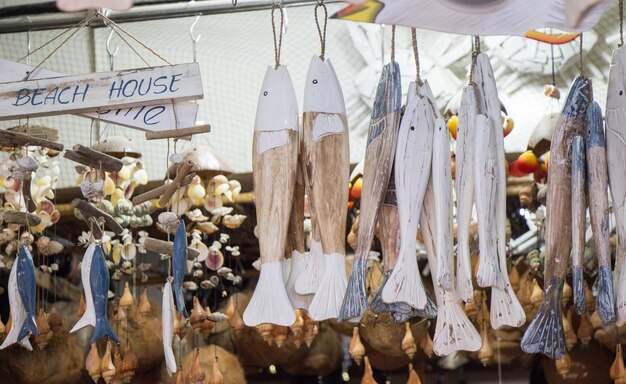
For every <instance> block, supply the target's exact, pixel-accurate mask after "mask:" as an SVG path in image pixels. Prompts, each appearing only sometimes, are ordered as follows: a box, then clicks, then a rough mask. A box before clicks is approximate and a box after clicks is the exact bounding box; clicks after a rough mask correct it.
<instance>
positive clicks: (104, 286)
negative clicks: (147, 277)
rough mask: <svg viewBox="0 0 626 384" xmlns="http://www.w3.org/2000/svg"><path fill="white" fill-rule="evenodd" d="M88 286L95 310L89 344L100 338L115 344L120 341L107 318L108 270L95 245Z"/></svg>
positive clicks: (99, 248) (100, 252) (99, 249)
mask: <svg viewBox="0 0 626 384" xmlns="http://www.w3.org/2000/svg"><path fill="white" fill-rule="evenodd" d="M89 285H90V286H91V296H92V298H93V303H94V307H95V309H96V329H95V330H94V331H93V334H92V335H91V340H90V341H89V342H90V343H91V344H93V343H95V342H96V341H98V339H100V338H101V337H104V336H106V337H108V338H109V339H111V340H113V341H114V342H116V343H117V344H119V343H120V340H119V339H118V338H117V335H116V334H115V332H113V329H111V325H110V324H109V319H108V318H107V304H108V299H109V298H108V296H109V269H108V268H107V264H106V261H105V260H104V253H103V252H102V248H101V247H100V246H99V245H97V246H96V249H95V250H94V253H93V259H92V262H91V272H90V274H89Z"/></svg>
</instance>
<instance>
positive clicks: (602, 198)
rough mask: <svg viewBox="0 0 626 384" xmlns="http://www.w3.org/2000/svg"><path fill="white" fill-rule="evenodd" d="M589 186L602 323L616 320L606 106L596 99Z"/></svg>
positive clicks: (590, 115) (590, 116)
mask: <svg viewBox="0 0 626 384" xmlns="http://www.w3.org/2000/svg"><path fill="white" fill-rule="evenodd" d="M586 144H587V174H588V178H587V186H588V188H587V189H588V191H589V216H590V217H591V230H592V231H593V239H594V241H595V245H596V255H597V256H598V267H599V269H598V298H597V300H596V309H597V311H598V315H599V316H600V320H601V321H602V326H604V328H607V327H609V326H610V325H611V324H613V322H615V299H614V295H613V276H612V272H611V247H610V245H609V198H608V194H607V190H608V170H607V162H606V149H605V146H604V124H603V121H602V110H601V109H600V105H598V103H597V102H595V101H594V102H593V103H592V104H591V105H590V106H589V109H588V110H587V141H586Z"/></svg>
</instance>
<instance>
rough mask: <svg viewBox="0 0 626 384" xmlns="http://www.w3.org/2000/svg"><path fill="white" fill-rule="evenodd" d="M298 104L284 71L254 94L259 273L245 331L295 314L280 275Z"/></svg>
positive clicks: (273, 73) (268, 76) (272, 71)
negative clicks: (255, 97) (248, 327)
mask: <svg viewBox="0 0 626 384" xmlns="http://www.w3.org/2000/svg"><path fill="white" fill-rule="evenodd" d="M298 130H299V124H298V103H297V100H296V95H295V91H294V89H293V84H292V82H291V77H290V76H289V72H288V71H287V67H285V66H282V65H279V66H277V67H276V68H273V67H268V68H267V72H266V73H265V79H264V80H263V86H262V88H261V93H260V95H259V103H258V106H257V115H256V123H255V127H254V143H253V150H252V152H253V156H252V157H253V167H252V168H253V176H254V191H255V203H256V209H257V223H258V224H257V226H258V228H259V247H260V253H261V263H262V264H261V274H260V276H259V282H258V284H257V286H256V288H255V290H254V293H253V295H252V298H251V299H250V303H249V304H248V306H247V308H246V310H245V311H244V313H243V321H244V323H246V325H248V326H256V325H259V324H263V323H272V324H276V325H283V326H290V325H291V324H293V322H294V321H295V320H296V315H295V313H294V311H293V308H292V307H291V303H290V302H289V296H287V291H286V290H285V285H284V283H283V276H282V262H283V259H284V257H283V254H284V250H285V245H286V238H287V229H288V225H289V216H290V214H291V206H292V199H293V193H294V188H295V181H296V167H297V165H298Z"/></svg>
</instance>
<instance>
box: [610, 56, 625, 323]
mask: <svg viewBox="0 0 626 384" xmlns="http://www.w3.org/2000/svg"><path fill="white" fill-rule="evenodd" d="M606 157H607V164H608V169H609V186H610V189H611V197H612V201H613V210H614V212H615V221H616V227H617V230H616V231H617V247H616V254H617V256H616V263H615V271H614V273H613V283H614V284H615V299H616V308H615V310H616V324H617V326H622V325H624V324H626V276H624V273H625V272H626V265H625V263H626V167H625V166H624V164H626V48H625V47H623V46H622V47H620V48H617V49H615V50H614V51H613V58H612V59H611V69H610V70H609V84H608V90H607V99H606Z"/></svg>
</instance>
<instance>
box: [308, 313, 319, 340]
mask: <svg viewBox="0 0 626 384" xmlns="http://www.w3.org/2000/svg"><path fill="white" fill-rule="evenodd" d="M318 332H319V327H318V324H317V321H315V320H313V319H311V317H310V316H308V315H306V317H304V343H305V344H306V346H307V347H310V346H311V344H313V341H314V340H315V337H316V336H317V333H318Z"/></svg>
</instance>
